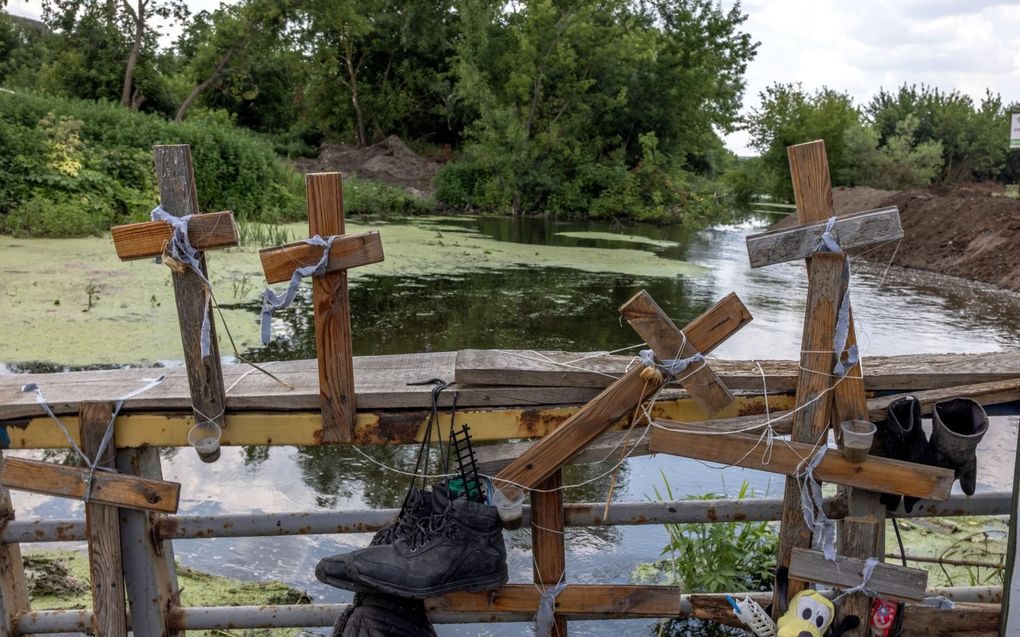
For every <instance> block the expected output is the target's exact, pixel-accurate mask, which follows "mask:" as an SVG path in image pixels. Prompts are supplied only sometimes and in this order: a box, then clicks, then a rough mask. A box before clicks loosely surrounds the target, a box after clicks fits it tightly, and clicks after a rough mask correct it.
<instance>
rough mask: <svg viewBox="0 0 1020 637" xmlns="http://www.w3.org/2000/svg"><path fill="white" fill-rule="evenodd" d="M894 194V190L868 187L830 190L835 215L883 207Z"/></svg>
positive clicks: (842, 187) (841, 187) (844, 187)
mask: <svg viewBox="0 0 1020 637" xmlns="http://www.w3.org/2000/svg"><path fill="white" fill-rule="evenodd" d="M895 194H896V191H895V190H879V189H878V188H869V187H868V186H856V187H854V188H847V187H846V186H838V187H836V188H833V189H832V206H833V208H835V209H836V214H837V215H845V214H849V213H851V212H860V211H862V210H874V209H875V208H881V207H882V206H884V205H885V202H886V201H888V199H889V198H890V197H892V196H893V195H895Z"/></svg>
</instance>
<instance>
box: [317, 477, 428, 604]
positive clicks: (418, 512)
mask: <svg viewBox="0 0 1020 637" xmlns="http://www.w3.org/2000/svg"><path fill="white" fill-rule="evenodd" d="M436 489H438V490H440V491H442V496H441V497H442V499H443V502H446V492H445V489H446V487H445V486H442V485H437V486H436ZM432 493H433V492H432V491H426V490H425V489H412V490H411V492H410V493H409V494H408V496H407V504H406V506H404V507H402V509H401V512H400V514H399V515H397V519H396V520H394V521H392V522H390V523H389V524H387V525H386V526H384V527H383V528H381V529H379V530H378V531H376V533H375V536H373V537H372V541H371V542H370V543H369V546H380V545H385V544H391V543H393V541H394V540H395V539H396V538H398V537H400V536H402V535H404V534H407V533H411V532H413V531H414V530H415V529H416V528H418V524H419V522H420V521H421V520H427V519H428V518H429V517H430V516H431V515H432V513H433V508H432ZM350 556H351V553H338V554H337V555H331V556H329V557H324V558H322V559H321V560H319V564H318V565H317V566H316V567H315V577H316V579H318V580H319V581H320V582H322V583H323V584H329V585H330V586H335V587H337V588H343V589H346V590H354V589H351V588H349V587H348V586H346V585H342V584H340V583H339V582H341V581H345V580H346V578H347V575H346V574H347V561H348V559H350ZM369 591H370V589H363V592H369Z"/></svg>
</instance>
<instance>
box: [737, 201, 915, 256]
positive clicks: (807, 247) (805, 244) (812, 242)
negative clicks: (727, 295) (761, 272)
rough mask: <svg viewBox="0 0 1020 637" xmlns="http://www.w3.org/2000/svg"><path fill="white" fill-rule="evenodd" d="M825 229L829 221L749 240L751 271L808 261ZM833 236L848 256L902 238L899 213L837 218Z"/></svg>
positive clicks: (884, 210) (887, 210)
mask: <svg viewBox="0 0 1020 637" xmlns="http://www.w3.org/2000/svg"><path fill="white" fill-rule="evenodd" d="M827 225H828V220H822V221H816V222H814V223H807V224H801V225H799V226H796V227H793V228H782V229H779V230H770V231H768V232H762V233H759V234H753V235H750V236H748V237H747V256H748V258H749V259H750V262H751V267H752V268H760V267H763V266H766V265H772V264H775V263H786V262H787V261H796V260H799V259H806V258H808V257H810V256H811V255H812V254H813V253H814V252H815V251H816V250H817V248H818V244H819V243H820V242H821V240H822V234H823V233H824V232H825V228H826V226H827ZM832 236H833V238H834V239H835V240H836V242H837V243H839V246H840V247H841V248H842V249H843V250H845V251H848V252H849V251H851V250H853V249H859V248H866V247H868V246H873V245H876V244H880V243H886V242H889V241H895V240H897V239H900V238H902V237H903V228H902V227H901V226H900V211H899V209H897V208H896V207H890V208H880V209H878V210H866V211H864V212H855V213H853V214H849V215H844V216H841V217H838V218H837V219H836V222H835V223H834V224H833V231H832Z"/></svg>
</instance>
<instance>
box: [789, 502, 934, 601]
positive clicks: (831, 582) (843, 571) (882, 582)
mask: <svg viewBox="0 0 1020 637" xmlns="http://www.w3.org/2000/svg"><path fill="white" fill-rule="evenodd" d="M847 521H848V522H852V521H853V519H850V520H847ZM871 523H872V524H877V522H875V521H874V520H872V521H871ZM872 535H873V533H872ZM865 562H866V560H862V559H859V558H855V557H846V556H843V555H837V556H836V561H835V563H833V562H830V561H829V560H827V559H825V556H824V555H822V554H821V553H820V552H818V551H809V550H807V549H801V548H795V549H793V554H792V556H791V557H790V578H792V579H799V580H801V581H804V582H813V583H815V584H825V585H827V586H834V587H836V588H840V589H844V590H845V589H848V588H852V587H854V586H857V585H858V584H860V583H861V580H862V578H863V576H864V565H865ZM927 586H928V571H925V570H922V569H917V568H907V567H904V566H896V565H893V564H878V565H877V566H875V570H874V571H873V572H872V573H871V578H870V579H868V589H869V590H872V591H874V592H875V593H877V594H878V595H879V596H880V597H885V598H889V599H893V600H896V601H899V602H919V601H921V600H923V599H924V593H925V591H926V590H927Z"/></svg>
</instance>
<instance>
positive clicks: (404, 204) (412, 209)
mask: <svg viewBox="0 0 1020 637" xmlns="http://www.w3.org/2000/svg"><path fill="white" fill-rule="evenodd" d="M434 211H435V204H434V203H433V202H432V200H431V199H425V198H422V197H416V196H414V195H411V194H409V193H408V192H406V191H405V190H404V189H403V188H398V187H396V186H391V185H389V184H386V183H382V182H379V181H372V180H368V179H357V178H349V179H344V212H345V213H347V214H349V215H423V214H429V213H431V212H434Z"/></svg>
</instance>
